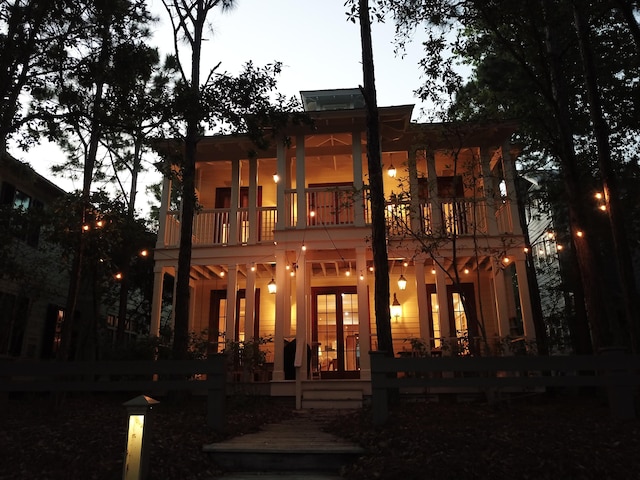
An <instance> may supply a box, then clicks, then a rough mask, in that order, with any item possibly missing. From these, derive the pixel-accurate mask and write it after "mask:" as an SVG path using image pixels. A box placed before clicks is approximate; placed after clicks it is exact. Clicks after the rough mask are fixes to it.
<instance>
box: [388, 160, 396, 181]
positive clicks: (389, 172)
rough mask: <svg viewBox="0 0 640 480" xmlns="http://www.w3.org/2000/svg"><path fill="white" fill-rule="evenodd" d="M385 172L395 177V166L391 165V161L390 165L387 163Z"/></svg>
mask: <svg viewBox="0 0 640 480" xmlns="http://www.w3.org/2000/svg"><path fill="white" fill-rule="evenodd" d="M387 174H388V175H389V176H390V177H391V178H396V167H394V166H393V162H392V163H391V165H389V168H388V169H387Z"/></svg>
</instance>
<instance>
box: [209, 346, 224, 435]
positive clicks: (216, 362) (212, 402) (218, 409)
mask: <svg viewBox="0 0 640 480" xmlns="http://www.w3.org/2000/svg"><path fill="white" fill-rule="evenodd" d="M205 361H206V362H209V365H208V368H207V425H209V426H210V427H212V428H213V429H215V430H217V431H221V430H222V429H223V428H224V425H225V415H226V412H225V403H226V392H225V385H226V376H225V373H226V363H227V355H226V354H223V353H220V354H212V355H209V356H208V358H207V360H205Z"/></svg>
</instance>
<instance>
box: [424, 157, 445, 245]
mask: <svg viewBox="0 0 640 480" xmlns="http://www.w3.org/2000/svg"><path fill="white" fill-rule="evenodd" d="M425 157H426V160H427V180H428V182H427V186H428V190H429V205H430V206H431V215H430V217H429V222H430V224H431V231H432V232H433V233H439V232H440V230H441V229H442V207H441V206H440V198H439V197H438V173H437V172H436V156H435V152H434V151H433V150H427V151H426V152H425Z"/></svg>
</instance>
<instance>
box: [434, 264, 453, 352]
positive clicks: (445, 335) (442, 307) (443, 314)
mask: <svg viewBox="0 0 640 480" xmlns="http://www.w3.org/2000/svg"><path fill="white" fill-rule="evenodd" d="M435 269H436V296H437V297H438V321H439V322H440V337H441V338H442V339H444V340H445V341H448V340H449V338H450V337H452V336H456V332H451V327H450V325H449V296H448V295H447V276H446V273H445V271H444V270H442V268H440V267H439V266H438V265H435Z"/></svg>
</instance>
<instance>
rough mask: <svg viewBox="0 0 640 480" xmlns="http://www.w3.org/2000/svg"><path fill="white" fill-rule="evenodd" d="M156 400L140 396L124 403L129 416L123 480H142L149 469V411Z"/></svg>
mask: <svg viewBox="0 0 640 480" xmlns="http://www.w3.org/2000/svg"><path fill="white" fill-rule="evenodd" d="M158 403H160V402H158V401H157V400H154V399H153V398H151V397H147V396H146V395H140V396H139V397H136V398H134V399H131V400H129V401H128V402H124V403H123V405H124V406H125V407H126V408H127V415H128V416H129V421H128V428H127V448H126V450H125V456H124V468H123V470H122V479H123V480H143V479H145V478H147V471H148V468H149V445H150V444H151V443H150V437H151V435H150V434H151V431H152V428H151V421H150V420H151V415H150V413H151V409H152V408H153V406H154V405H157V404H158Z"/></svg>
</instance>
